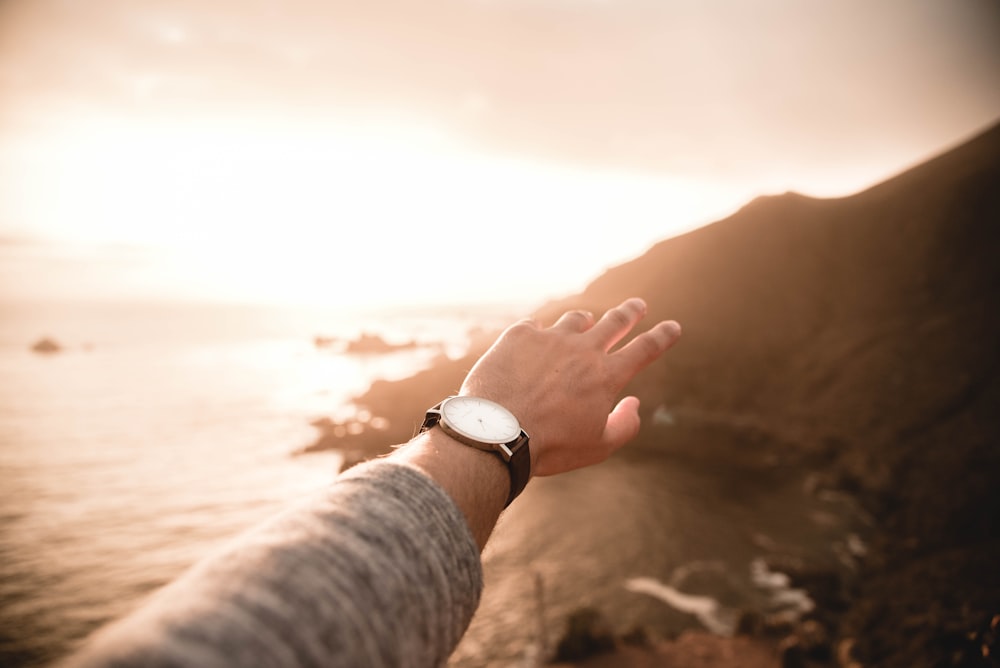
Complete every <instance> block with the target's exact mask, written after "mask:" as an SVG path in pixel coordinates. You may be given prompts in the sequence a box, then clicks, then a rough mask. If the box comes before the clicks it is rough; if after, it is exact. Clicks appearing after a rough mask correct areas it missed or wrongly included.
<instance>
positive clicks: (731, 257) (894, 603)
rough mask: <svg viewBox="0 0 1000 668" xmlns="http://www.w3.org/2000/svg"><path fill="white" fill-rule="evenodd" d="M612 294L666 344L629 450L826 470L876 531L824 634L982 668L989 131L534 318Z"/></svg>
mask: <svg viewBox="0 0 1000 668" xmlns="http://www.w3.org/2000/svg"><path fill="white" fill-rule="evenodd" d="M628 294H639V295H641V296H643V297H645V298H646V299H647V301H648V302H649V304H650V312H651V313H650V320H655V319H658V318H668V317H670V318H676V319H678V320H679V321H680V322H681V323H682V324H683V326H684V339H683V341H682V343H681V345H680V346H679V347H678V348H677V349H675V350H674V351H672V352H671V353H670V355H668V356H667V358H666V359H664V360H663V361H661V362H660V363H659V364H658V367H657V368H656V369H655V370H653V371H652V372H650V373H647V374H645V375H644V376H643V377H642V378H641V379H640V381H639V382H638V383H637V386H636V387H635V388H634V390H635V391H636V392H638V393H639V394H640V396H642V397H643V399H644V406H645V408H646V410H647V411H650V410H652V408H653V407H655V406H659V405H662V406H666V407H668V408H671V409H673V410H674V412H675V413H676V414H677V416H678V420H677V424H678V427H679V428H678V429H675V430H674V432H672V433H671V434H670V435H669V436H668V437H667V439H668V440H664V435H663V433H662V432H655V431H654V432H653V433H649V431H647V432H646V434H645V435H644V437H643V438H644V441H643V443H642V446H643V447H647V448H660V449H664V450H667V451H669V452H671V453H674V454H676V455H677V456H680V457H689V458H690V457H696V458H700V459H701V460H704V461H711V460H713V459H715V460H717V459H718V458H720V457H725V458H729V459H730V460H731V461H735V462H739V463H740V465H749V466H750V467H751V468H752V467H753V466H754V465H757V464H764V463H767V464H774V463H775V462H781V461H785V462H788V461H800V462H809V463H811V464H812V465H813V466H817V467H820V468H822V469H823V470H825V471H827V472H828V484H831V485H834V486H838V487H841V488H847V489H849V490H851V491H855V492H858V493H860V494H861V495H862V498H863V499H865V501H866V504H867V505H868V506H869V507H870V508H871V510H872V511H873V512H874V513H875V514H876V516H877V518H878V520H879V523H880V525H881V527H882V536H881V539H880V542H879V544H878V545H877V549H876V551H875V554H874V555H873V556H872V558H871V559H870V560H869V564H868V568H867V574H866V577H865V578H864V579H863V581H862V583H863V584H862V587H863V588H862V594H861V596H860V598H859V599H858V600H857V601H856V603H855V605H854V607H853V609H852V611H851V612H850V613H848V615H847V616H846V621H845V627H844V628H845V633H849V634H852V635H859V636H860V639H859V643H858V651H859V652H860V654H861V656H862V658H863V659H865V660H866V663H867V662H875V663H878V664H879V665H883V664H884V665H900V666H903V665H907V666H913V665H936V664H935V661H937V660H942V661H951V660H952V659H954V658H956V657H957V658H960V659H961V657H969V656H975V657H978V659H977V660H982V656H981V651H982V648H981V647H980V646H979V645H977V644H976V643H979V644H982V643H981V642H980V640H981V639H982V637H983V633H985V631H984V629H986V628H987V626H988V625H989V624H990V622H991V619H992V617H993V615H995V614H998V613H1000V576H998V575H997V573H1000V568H997V567H996V564H998V563H1000V442H998V441H1000V126H998V127H994V128H992V129H990V130H988V131H987V132H985V133H984V134H982V135H980V136H979V137H977V138H975V139H973V140H971V141H970V142H968V143H966V144H964V145H962V146H960V147H958V148H956V149H954V150H952V151H950V152H948V153H946V154H944V155H942V156H940V157H938V158H936V159H934V160H931V161H929V162H927V163H925V164H923V165H921V166H919V167H917V168H915V169H912V170H910V171H908V172H905V173H903V174H901V175H899V176H897V177H896V178H893V179H891V180H889V181H886V182H884V183H882V184H880V185H878V186H875V187H873V188H871V189H869V190H867V191H865V192H862V193H860V194H858V195H855V196H853V197H847V198H843V199H836V200H816V199H810V198H807V197H803V196H801V195H796V194H785V195H782V196H778V197H765V198H760V199H758V200H755V201H754V202H752V203H750V204H749V205H748V206H746V207H744V208H743V209H742V210H740V211H739V212H737V213H736V214H734V215H733V216H731V217H729V218H727V219H725V220H723V221H720V222H719V223H716V224H714V225H711V226H709V227H706V228H702V229H700V230H697V231H695V232H692V233H690V234H687V235H685V236H682V237H679V238H674V239H670V240H667V241H664V242H662V243H660V244H658V245H657V246H655V247H653V248H652V249H650V251H649V252H648V253H646V254H645V255H643V256H642V257H640V258H638V259H637V260H635V261H633V262H630V263H628V264H625V265H622V266H619V267H616V268H614V269H612V270H609V271H608V272H607V273H605V274H604V275H603V276H601V277H600V278H599V279H598V280H596V281H594V283H593V284H591V285H590V286H589V287H588V288H587V290H586V291H585V292H584V293H583V294H582V295H580V296H578V297H573V298H571V299H567V300H564V301H562V302H559V303H558V304H554V305H551V306H550V307H548V308H546V309H545V313H546V315H548V316H551V315H554V314H555V313H556V312H558V311H561V310H562V309H564V308H566V307H569V306H573V307H586V308H591V309H593V310H595V311H599V310H601V309H602V308H604V307H606V306H607V305H609V304H612V303H615V302H617V301H618V300H619V299H620V298H622V297H623V296H626V295H628ZM711 423H715V424H714V425H712V424H711ZM720 423H721V424H723V425H727V424H728V425H729V426H730V427H731V428H730V429H723V430H721V431H720V429H719V428H718V427H719V424H720ZM994 624H995V622H994ZM995 636H996V634H994V636H991V637H993V638H994V640H993V641H992V642H994V643H996V642H997V641H996V637H995ZM994 657H995V654H994ZM965 660H966V659H961V661H965ZM969 660H970V661H971V660H972V659H969ZM970 665H971V664H970ZM985 665H989V664H985Z"/></svg>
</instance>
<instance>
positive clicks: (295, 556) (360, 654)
mask: <svg viewBox="0 0 1000 668" xmlns="http://www.w3.org/2000/svg"><path fill="white" fill-rule="evenodd" d="M482 586H483V583H482V567H481V564H480V560H479V550H478V547H477V545H476V542H475V540H474V539H473V536H472V534H471V532H470V531H469V528H468V525H467V524H466V521H465V518H464V516H463V515H462V513H461V512H460V511H459V509H458V507H457V506H456V505H455V504H454V502H453V501H452V500H451V498H450V497H449V496H448V494H447V493H446V492H445V491H444V490H443V489H441V488H440V487H439V486H438V485H437V484H436V483H434V482H433V481H432V480H431V479H430V478H428V477H427V476H425V475H424V474H423V473H421V472H420V471H418V470H416V469H414V468H411V467H409V466H406V465H401V464H396V463H393V462H390V461H387V460H379V461H375V462H371V463H368V464H364V465H361V466H357V467H354V468H353V469H351V470H349V471H347V472H346V473H344V474H343V475H341V476H340V477H338V478H337V480H336V481H335V482H334V484H333V485H331V487H330V488H329V489H328V490H326V491H325V492H324V493H323V494H322V495H321V496H320V497H318V498H316V499H314V500H312V501H310V502H309V503H308V504H305V505H303V506H301V507H297V508H294V509H292V510H290V511H288V512H286V513H284V514H282V515H280V516H278V517H277V518H275V519H274V520H272V521H270V522H268V523H267V524H265V525H263V526H261V527H259V528H257V529H256V530H254V531H252V532H250V533H248V534H246V535H244V536H243V537H241V538H240V539H239V540H237V541H236V542H235V543H234V544H232V545H230V546H229V547H228V548H227V549H226V550H225V551H223V552H221V553H219V554H217V555H216V556H214V557H212V558H210V559H208V560H206V561H204V562H202V563H201V564H199V565H198V566H196V567H195V568H194V569H192V570H191V571H190V572H188V573H187V574H186V575H184V576H182V577H181V578H180V579H179V580H177V581H176V582H174V583H173V584H171V585H169V586H168V587H166V588H164V589H163V590H162V591H161V592H159V593H158V594H157V595H155V596H154V597H153V598H152V599H151V600H150V601H149V602H148V603H147V604H146V605H145V606H143V607H141V608H140V609H139V610H138V611H136V613H134V614H132V615H130V616H129V617H127V618H126V619H125V620H123V621H121V622H118V623H117V624H114V625H112V626H111V627H109V628H108V629H106V630H105V631H103V632H100V633H98V635H97V636H96V637H95V638H94V639H92V641H91V642H89V643H88V644H87V645H86V646H85V647H84V648H83V650H82V651H81V652H79V653H77V654H76V655H75V656H73V657H71V658H70V660H69V661H68V665H71V666H109V665H113V666H119V665H121V666H126V665H127V666H136V665H142V666H237V665H238V666H282V667H285V666H438V665H442V664H444V663H445V662H446V661H447V659H448V657H449V655H450V654H451V652H452V650H453V649H454V648H455V646H456V645H457V644H458V641H459V639H460V638H461V637H462V634H463V633H464V632H465V630H466V628H467V627H468V624H469V621H470V619H471V618H472V614H473V612H474V611H475V609H476V606H477V605H478V603H479V596H480V593H481V591H482Z"/></svg>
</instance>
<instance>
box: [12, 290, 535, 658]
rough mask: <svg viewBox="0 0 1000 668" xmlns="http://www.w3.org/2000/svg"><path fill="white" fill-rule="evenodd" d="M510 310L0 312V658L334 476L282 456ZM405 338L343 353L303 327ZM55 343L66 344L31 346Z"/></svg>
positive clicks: (344, 335)
mask: <svg viewBox="0 0 1000 668" xmlns="http://www.w3.org/2000/svg"><path fill="white" fill-rule="evenodd" d="M520 315H522V314H521V313H508V312H507V311H505V310H504V309H500V308H497V309H488V308H479V309H469V308H455V309H439V310H430V311H420V310H416V309H414V310H413V311H412V312H409V313H402V312H399V311H396V312H392V313H386V312H382V313H379V312H374V311H368V312H355V313H345V312H343V311H340V310H336V309H320V308H277V307H249V306H219V305H204V304H183V303H109V302H95V303H80V302H45V303H27V302H13V301H8V302H6V303H2V304H0V665H3V666H8V665H38V664H41V663H44V662H46V661H48V660H50V659H53V658H55V657H58V656H60V655H62V654H63V653H65V652H66V651H67V650H69V649H70V648H72V647H73V646H74V645H75V644H76V643H77V642H78V641H79V640H80V639H81V638H82V637H84V636H85V635H86V634H87V633H89V632H90V631H92V630H93V629H94V628H95V627H96V626H98V625H100V624H102V623H104V622H106V621H108V620H110V619H113V618H116V617H118V616H120V615H122V614H123V613H125V612H127V611H128V610H130V609H131V608H132V607H134V606H135V605H136V603H137V601H138V600H140V599H141V598H142V597H143V596H145V595H146V594H147V593H148V592H150V591H151V590H153V589H155V588H157V587H159V586H161V585H163V584H165V583H166V582H168V581H169V580H171V579H172V578H173V577H175V576H176V575H177V574H178V573H180V572H181V571H182V570H184V569H185V568H187V567H188V566H189V565H191V564H192V563H194V562H195V561H197V560H198V559H199V558H200V557H202V556H204V555H205V554H207V553H208V552H210V551H212V550H213V548H215V547H216V546H218V545H219V544H220V543H222V542H224V541H226V540H227V539H228V538H231V537H232V536H234V535H235V534H237V533H239V532H240V531H242V530H243V529H245V528H247V527H250V526H252V525H254V524H255V523H257V522H260V521H261V520H263V519H265V518H267V517H268V516H269V515H271V514H272V513H274V512H276V511H278V510H279V509H281V508H282V507H283V506H285V505H286V504H288V503H290V502H292V501H293V500H294V499H297V498H300V497H302V496H303V495H306V494H308V493H310V492H311V491H313V490H316V489H318V488H320V487H322V486H324V485H326V484H328V483H329V482H330V480H331V479H332V478H333V477H334V475H335V473H336V471H337V470H338V467H339V463H340V458H339V455H337V454H336V453H329V454H325V453H319V454H313V455H308V456H301V457H292V456H290V453H291V452H292V451H294V450H296V449H297V448H300V447H302V446H304V445H307V444H308V443H310V442H311V441H312V439H313V438H314V436H315V435H316V431H315V429H314V428H313V427H312V426H310V422H311V421H312V420H314V419H316V418H320V417H324V416H326V417H333V418H344V417H348V416H349V415H350V414H351V413H352V411H353V407H352V405H351V403H350V400H351V398H352V397H353V396H356V395H357V394H360V393H361V392H363V391H364V390H365V389H366V388H367V387H368V385H369V384H370V383H371V382H372V381H373V380H375V379H378V378H389V379H391V378H399V377H403V376H407V375H409V374H411V373H413V372H415V371H417V370H419V369H421V368H423V367H425V366H427V365H428V364H430V363H431V362H432V360H434V359H435V358H436V357H437V356H439V355H452V356H457V355H461V354H463V353H464V351H465V349H466V347H467V339H468V334H469V331H470V329H472V328H475V327H479V326H490V327H492V326H500V325H502V324H503V323H505V322H509V321H510V320H511V319H512V318H514V317H519V316H520ZM362 332H367V333H372V334H378V335H380V336H381V337H382V338H383V339H385V340H386V341H389V342H393V343H407V342H410V341H416V342H417V343H419V344H420V345H418V346H417V347H416V348H413V349H409V350H404V351H400V352H395V353H391V354H385V355H366V356H352V355H347V354H344V353H343V352H338V350H339V349H338V348H337V347H336V346H332V347H325V348H318V347H317V346H315V345H314V337H316V336H324V337H333V338H340V339H353V338H356V337H357V336H359V335H360V334H361V333H362ZM43 336H45V337H51V338H52V339H54V340H55V341H57V342H58V343H59V344H60V345H61V346H62V347H63V349H62V350H61V351H60V352H58V353H56V354H49V355H41V354H38V353H34V352H32V351H31V350H30V347H31V346H32V344H33V343H34V342H36V341H37V340H39V339H40V338H41V337H43Z"/></svg>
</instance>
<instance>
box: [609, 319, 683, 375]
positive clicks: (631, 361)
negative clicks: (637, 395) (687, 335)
mask: <svg viewBox="0 0 1000 668" xmlns="http://www.w3.org/2000/svg"><path fill="white" fill-rule="evenodd" d="M679 338H681V326H680V325H679V324H678V323H677V322H676V321H674V320H666V321H664V322H661V323H659V324H658V325H656V326H655V327H653V328H652V329H650V330H649V331H647V332H643V333H642V334H640V335H639V336H637V337H635V338H634V339H632V340H631V341H629V342H628V343H627V344H625V345H624V346H622V349H621V350H618V351H616V352H615V353H613V354H612V359H614V360H615V361H616V363H617V364H620V365H621V368H622V372H623V374H624V375H625V378H624V380H623V382H628V381H629V380H630V379H631V378H632V376H634V375H635V374H637V373H639V371H640V370H641V369H642V368H643V367H645V366H646V365H647V364H650V363H651V362H653V361H654V360H655V359H657V358H658V357H659V356H660V355H662V354H663V353H665V352H666V351H667V350H669V349H670V347H671V346H672V345H674V344H675V343H677V340H678V339H679Z"/></svg>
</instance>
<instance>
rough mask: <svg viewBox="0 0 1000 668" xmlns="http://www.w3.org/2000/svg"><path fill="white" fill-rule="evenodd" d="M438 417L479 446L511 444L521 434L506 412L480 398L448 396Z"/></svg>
mask: <svg viewBox="0 0 1000 668" xmlns="http://www.w3.org/2000/svg"><path fill="white" fill-rule="evenodd" d="M441 416H442V418H443V419H444V421H446V422H447V423H448V426H449V427H451V428H452V429H454V430H456V431H457V432H459V433H460V434H462V435H463V436H466V437H468V438H470V439H473V440H475V441H480V442H482V443H510V442H511V441H513V440H514V439H516V438H517V437H518V436H519V435H520V434H521V425H520V424H519V423H518V421H517V418H515V417H514V415H513V414H512V413H511V412H510V411H509V410H507V409H506V408H504V407H503V406H501V405H500V404H497V403H494V402H492V401H489V400H487V399H480V398H479V397H464V396H463V397H451V398H450V399H448V400H446V401H445V402H444V403H443V404H441Z"/></svg>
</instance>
